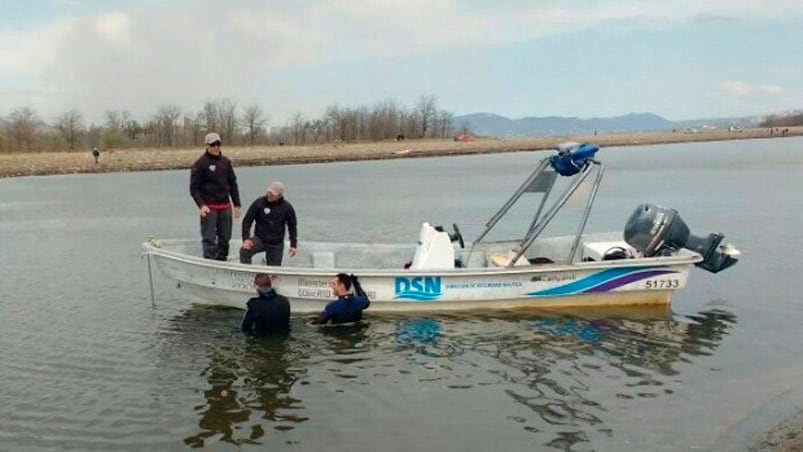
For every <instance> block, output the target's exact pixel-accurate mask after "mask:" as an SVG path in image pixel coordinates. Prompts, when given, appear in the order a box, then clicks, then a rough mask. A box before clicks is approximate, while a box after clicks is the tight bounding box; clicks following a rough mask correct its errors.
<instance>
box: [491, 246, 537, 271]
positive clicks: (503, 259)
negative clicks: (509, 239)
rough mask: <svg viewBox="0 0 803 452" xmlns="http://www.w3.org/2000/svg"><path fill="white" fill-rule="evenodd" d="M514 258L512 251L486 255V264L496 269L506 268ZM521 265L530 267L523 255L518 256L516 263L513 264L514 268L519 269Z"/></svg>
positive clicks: (514, 254) (514, 253)
mask: <svg viewBox="0 0 803 452" xmlns="http://www.w3.org/2000/svg"><path fill="white" fill-rule="evenodd" d="M515 256H516V252H515V251H512V250H511V251H508V252H506V253H488V262H490V263H491V264H493V265H495V266H497V267H507V266H508V265H510V261H511V260H512V259H513V257H515ZM522 265H530V261H528V260H527V258H526V257H524V255H522V256H519V258H518V260H516V263H515V264H513V266H514V267H519V266H522Z"/></svg>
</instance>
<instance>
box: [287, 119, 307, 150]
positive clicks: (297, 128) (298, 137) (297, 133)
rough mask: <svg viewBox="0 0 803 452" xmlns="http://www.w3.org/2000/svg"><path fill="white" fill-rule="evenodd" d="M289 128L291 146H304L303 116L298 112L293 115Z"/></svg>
mask: <svg viewBox="0 0 803 452" xmlns="http://www.w3.org/2000/svg"><path fill="white" fill-rule="evenodd" d="M290 127H291V128H292V129H293V144H304V131H305V125H304V114H303V113H301V112H300V111H297V112H295V113H293V116H292V117H291V119H290Z"/></svg>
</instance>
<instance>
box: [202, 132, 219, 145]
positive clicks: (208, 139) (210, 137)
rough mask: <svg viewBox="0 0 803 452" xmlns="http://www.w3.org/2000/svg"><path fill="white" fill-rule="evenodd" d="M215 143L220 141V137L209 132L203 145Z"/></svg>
mask: <svg viewBox="0 0 803 452" xmlns="http://www.w3.org/2000/svg"><path fill="white" fill-rule="evenodd" d="M215 141H220V135H218V134H216V133H215V132H209V133H207V134H206V138H204V143H205V144H212V143H214V142H215Z"/></svg>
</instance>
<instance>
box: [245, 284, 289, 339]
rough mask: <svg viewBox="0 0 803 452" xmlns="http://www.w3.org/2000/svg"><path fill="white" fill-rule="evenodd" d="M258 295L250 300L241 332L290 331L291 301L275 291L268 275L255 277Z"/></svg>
mask: <svg viewBox="0 0 803 452" xmlns="http://www.w3.org/2000/svg"><path fill="white" fill-rule="evenodd" d="M254 288H255V289H256V292H257V295H258V296H256V297H254V298H251V299H250V300H248V311H246V313H245V316H243V321H242V323H241V324H240V330H242V332H243V333H248V332H250V331H256V332H257V333H271V332H276V331H286V330H288V329H290V301H289V300H288V299H287V297H285V296H284V295H279V294H278V293H276V291H275V290H274V289H273V278H272V277H271V276H270V275H268V274H266V273H258V274H257V275H256V276H255V277H254Z"/></svg>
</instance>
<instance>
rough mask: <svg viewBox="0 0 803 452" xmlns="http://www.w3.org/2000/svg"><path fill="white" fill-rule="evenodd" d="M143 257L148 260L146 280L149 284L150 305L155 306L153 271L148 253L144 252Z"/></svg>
mask: <svg viewBox="0 0 803 452" xmlns="http://www.w3.org/2000/svg"><path fill="white" fill-rule="evenodd" d="M145 258H146V259H147V260H148V282H149V283H150V286H151V307H154V308H155V307H156V298H155V297H154V296H153V271H151V255H150V253H146V254H145Z"/></svg>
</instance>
